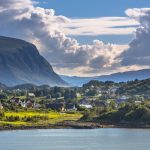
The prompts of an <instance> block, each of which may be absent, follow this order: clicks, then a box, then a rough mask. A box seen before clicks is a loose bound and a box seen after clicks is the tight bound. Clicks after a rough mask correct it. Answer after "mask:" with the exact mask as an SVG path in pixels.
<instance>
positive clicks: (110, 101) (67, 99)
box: [0, 81, 150, 112]
mask: <svg viewBox="0 0 150 150" xmlns="http://www.w3.org/2000/svg"><path fill="white" fill-rule="evenodd" d="M93 83H94V84H92V82H91V83H90V84H89V85H88V84H87V85H83V87H80V88H79V87H78V88H61V87H43V88H41V89H38V88H34V89H33V88H29V89H25V88H24V89H13V90H12V89H11V90H10V89H7V90H6V89H5V90H2V89H1V90H0V109H6V110H17V109H24V110H25V109H35V110H37V109H45V110H55V111H59V112H69V111H82V110H86V109H93V108H95V107H104V108H105V107H113V109H117V108H118V107H119V106H120V105H121V104H122V103H126V102H130V103H134V104H141V103H142V102H144V101H145V100H149V99H150V96H149V95H147V94H146V95H145V94H140V95H137V94H135V95H129V94H119V93H118V89H119V86H120V85H119V86H118V85H114V84H112V83H111V82H110V83H107V84H108V85H107V84H106V85H103V86H97V85H95V82H94V81H93Z"/></svg>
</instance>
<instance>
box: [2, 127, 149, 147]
mask: <svg viewBox="0 0 150 150" xmlns="http://www.w3.org/2000/svg"><path fill="white" fill-rule="evenodd" d="M0 150H150V130H144V129H95V130H74V129H50V130H26V131H20V130H19V131H2V132H0Z"/></svg>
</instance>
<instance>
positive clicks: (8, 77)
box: [0, 37, 67, 86]
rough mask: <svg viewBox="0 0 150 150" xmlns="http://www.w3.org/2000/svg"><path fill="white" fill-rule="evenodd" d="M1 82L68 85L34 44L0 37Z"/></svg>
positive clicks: (9, 83)
mask: <svg viewBox="0 0 150 150" xmlns="http://www.w3.org/2000/svg"><path fill="white" fill-rule="evenodd" d="M0 82H2V83H4V84H6V85H8V86H14V85H17V84H24V83H33V84H37V85H41V84H49V85H50V86H66V85H67V84H66V82H64V81H63V80H62V79H61V78H60V77H59V76H58V75H57V74H56V73H55V72H54V71H53V68H52V66H51V65H50V64H49V63H48V61H46V60H45V58H44V57H42V56H41V55H40V54H39V52H38V50H37V48H36V47H35V46H34V45H33V44H30V43H28V42H25V41H23V40H18V39H14V38H8V37H0Z"/></svg>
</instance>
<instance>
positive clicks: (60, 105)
mask: <svg viewBox="0 0 150 150" xmlns="http://www.w3.org/2000/svg"><path fill="white" fill-rule="evenodd" d="M46 108H47V109H53V110H57V111H65V105H64V103H57V102H56V103H55V102H54V103H49V104H47V105H46Z"/></svg>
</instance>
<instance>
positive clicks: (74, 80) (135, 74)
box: [61, 69, 150, 86]
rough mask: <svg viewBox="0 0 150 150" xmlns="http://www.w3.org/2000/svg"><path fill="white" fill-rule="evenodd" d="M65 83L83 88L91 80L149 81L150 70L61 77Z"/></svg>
mask: <svg viewBox="0 0 150 150" xmlns="http://www.w3.org/2000/svg"><path fill="white" fill-rule="evenodd" d="M61 77H62V79H63V80H64V81H66V82H67V83H69V84H70V85H72V86H82V85H83V84H85V83H87V82H89V81H90V80H99V81H107V80H109V81H114V82H126V81H130V80H134V79H139V80H142V79H147V78H150V69H144V70H138V71H128V72H123V73H115V74H111V75H103V76H96V77H76V76H72V77H69V76H61Z"/></svg>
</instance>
